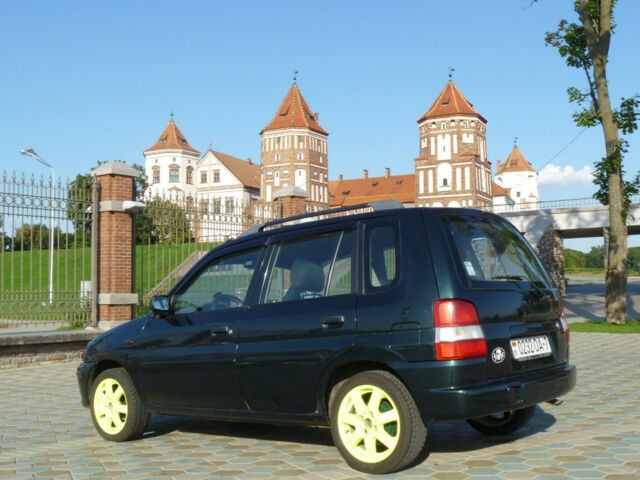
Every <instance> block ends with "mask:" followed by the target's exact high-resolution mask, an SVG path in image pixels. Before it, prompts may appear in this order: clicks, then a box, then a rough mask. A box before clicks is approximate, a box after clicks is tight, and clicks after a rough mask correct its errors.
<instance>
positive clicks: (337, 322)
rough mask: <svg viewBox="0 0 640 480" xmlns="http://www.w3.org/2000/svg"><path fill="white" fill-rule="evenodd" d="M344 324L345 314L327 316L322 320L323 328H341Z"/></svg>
mask: <svg viewBox="0 0 640 480" xmlns="http://www.w3.org/2000/svg"><path fill="white" fill-rule="evenodd" d="M343 324H344V315H335V316H333V317H327V318H325V319H324V320H323V321H322V328H340V327H341V326H342V325H343Z"/></svg>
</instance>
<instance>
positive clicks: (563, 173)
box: [538, 163, 593, 187]
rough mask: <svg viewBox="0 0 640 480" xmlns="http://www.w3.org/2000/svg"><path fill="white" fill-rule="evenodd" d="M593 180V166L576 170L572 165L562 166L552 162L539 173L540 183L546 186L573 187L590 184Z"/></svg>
mask: <svg viewBox="0 0 640 480" xmlns="http://www.w3.org/2000/svg"><path fill="white" fill-rule="evenodd" d="M592 181H593V173H592V171H591V167H589V166H584V167H582V168H581V169H580V170H576V169H575V168H573V166H571V165H567V166H564V167H561V166H559V165H554V164H552V163H550V164H549V165H547V166H546V167H544V168H543V169H542V170H541V171H540V173H539V174H538V184H539V185H540V186H544V187H552V186H553V187H571V186H577V185H589V184H591V182H592Z"/></svg>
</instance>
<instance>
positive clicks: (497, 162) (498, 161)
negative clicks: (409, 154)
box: [496, 160, 500, 171]
mask: <svg viewBox="0 0 640 480" xmlns="http://www.w3.org/2000/svg"><path fill="white" fill-rule="evenodd" d="M498 170H500V160H496V171H498Z"/></svg>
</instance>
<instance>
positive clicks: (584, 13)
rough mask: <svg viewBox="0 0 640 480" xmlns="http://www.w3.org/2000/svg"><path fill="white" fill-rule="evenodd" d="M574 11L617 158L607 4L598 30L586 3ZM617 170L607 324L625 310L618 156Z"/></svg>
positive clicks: (610, 152)
mask: <svg viewBox="0 0 640 480" xmlns="http://www.w3.org/2000/svg"><path fill="white" fill-rule="evenodd" d="M576 11H577V13H578V15H579V16H580V20H581V21H582V24H583V26H584V29H585V38H586V40H587V45H588V48H589V55H590V57H591V60H592V62H593V74H594V79H595V83H596V88H597V91H598V105H597V106H596V107H597V111H598V113H599V115H600V121H601V124H602V131H603V132H604V141H605V145H606V151H607V157H608V158H612V157H614V156H615V155H621V152H618V149H619V141H618V140H619V139H618V124H617V123H616V122H615V120H614V118H613V111H612V110H611V100H610V98H609V85H608V83H607V59H608V55H609V41H610V38H611V1H610V0H602V1H601V3H600V12H599V15H600V16H599V19H598V21H597V22H596V24H597V27H598V28H594V23H592V22H593V18H592V17H591V14H590V12H589V9H588V5H587V1H586V0H580V1H579V2H577V3H576ZM617 165H618V166H617V168H616V169H614V170H613V171H610V172H609V173H608V178H607V181H608V185H609V248H608V249H607V252H605V255H607V262H606V265H607V270H606V294H605V312H606V315H607V322H609V323H625V322H626V307H627V226H626V222H625V219H624V217H623V215H622V212H623V210H624V188H623V182H622V157H620V159H619V162H618V163H617Z"/></svg>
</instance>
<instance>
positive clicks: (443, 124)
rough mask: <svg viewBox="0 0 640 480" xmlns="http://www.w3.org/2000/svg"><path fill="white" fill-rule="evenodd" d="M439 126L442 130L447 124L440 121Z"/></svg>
mask: <svg viewBox="0 0 640 480" xmlns="http://www.w3.org/2000/svg"><path fill="white" fill-rule="evenodd" d="M440 128H442V130H444V129H445V128H447V124H446V123H445V122H442V123H441V124H440Z"/></svg>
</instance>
